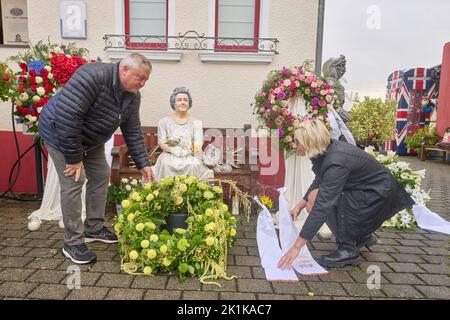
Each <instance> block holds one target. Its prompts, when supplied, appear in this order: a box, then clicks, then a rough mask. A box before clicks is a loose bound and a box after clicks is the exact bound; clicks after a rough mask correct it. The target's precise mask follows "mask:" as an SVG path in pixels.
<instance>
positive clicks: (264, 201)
mask: <svg viewBox="0 0 450 320" xmlns="http://www.w3.org/2000/svg"><path fill="white" fill-rule="evenodd" d="M259 199H260V200H261V203H262V204H263V205H265V206H266V207H267V208H269V209H270V208H272V205H273V204H272V199H270V197H269V196H260V197H259Z"/></svg>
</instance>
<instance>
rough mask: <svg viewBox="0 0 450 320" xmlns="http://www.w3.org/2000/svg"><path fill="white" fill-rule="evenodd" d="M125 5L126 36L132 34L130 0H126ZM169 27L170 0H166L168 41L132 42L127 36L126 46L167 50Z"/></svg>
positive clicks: (129, 47)
mask: <svg viewBox="0 0 450 320" xmlns="http://www.w3.org/2000/svg"><path fill="white" fill-rule="evenodd" d="M124 6H125V36H128V35H130V0H124ZM168 29H169V0H166V42H165V43H160V42H148V43H147V42H145V43H144V42H132V41H130V39H128V38H125V46H126V48H127V49H143V50H167V43H168V41H167V34H168Z"/></svg>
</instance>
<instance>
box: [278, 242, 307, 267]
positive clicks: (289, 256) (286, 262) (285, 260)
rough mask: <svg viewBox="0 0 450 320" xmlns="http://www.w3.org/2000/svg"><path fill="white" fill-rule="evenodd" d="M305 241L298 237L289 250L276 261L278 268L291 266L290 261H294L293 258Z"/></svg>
mask: <svg viewBox="0 0 450 320" xmlns="http://www.w3.org/2000/svg"><path fill="white" fill-rule="evenodd" d="M306 242H307V241H306V240H305V239H303V238H301V237H298V238H297V240H296V241H295V243H294V245H293V246H292V248H290V249H289V251H288V252H286V253H285V254H284V256H282V257H281V259H280V261H278V268H281V269H285V268H286V267H287V268H290V267H292V262H294V260H295V259H296V258H297V256H298V254H299V253H300V250H301V249H302V247H303V246H304V245H305V244H306Z"/></svg>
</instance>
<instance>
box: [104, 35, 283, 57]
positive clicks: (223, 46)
mask: <svg viewBox="0 0 450 320" xmlns="http://www.w3.org/2000/svg"><path fill="white" fill-rule="evenodd" d="M103 39H104V40H105V50H106V49H136V50H169V51H170V50H197V51H219V52H267V53H270V52H271V53H273V54H278V51H277V45H278V42H279V41H278V39H276V38H258V39H253V38H215V37H206V36H205V34H204V33H202V34H199V33H198V32H196V31H192V30H191V31H187V32H185V33H184V34H181V33H179V34H178V36H156V35H123V34H122V35H117V34H106V35H105V36H104V37H103Z"/></svg>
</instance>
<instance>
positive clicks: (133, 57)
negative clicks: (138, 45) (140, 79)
mask: <svg viewBox="0 0 450 320" xmlns="http://www.w3.org/2000/svg"><path fill="white" fill-rule="evenodd" d="M141 65H145V66H146V67H147V68H148V69H149V70H150V71H152V63H151V62H150V60H148V59H147V58H146V57H144V56H143V55H142V54H140V53H130V54H129V55H128V56H126V57H125V58H123V59H122V60H121V61H120V64H119V67H122V66H129V67H130V68H132V69H138V68H139V67H140V66H141Z"/></svg>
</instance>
